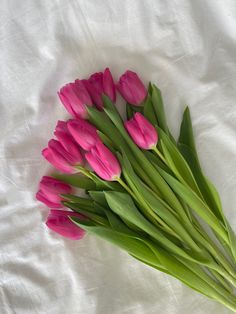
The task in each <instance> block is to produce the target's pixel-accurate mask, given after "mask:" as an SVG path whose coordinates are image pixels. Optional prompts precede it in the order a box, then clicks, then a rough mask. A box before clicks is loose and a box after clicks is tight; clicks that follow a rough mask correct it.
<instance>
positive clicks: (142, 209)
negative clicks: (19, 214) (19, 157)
mask: <svg viewBox="0 0 236 314" xmlns="http://www.w3.org/2000/svg"><path fill="white" fill-rule="evenodd" d="M116 90H118V92H119V93H120V94H121V96H122V97H123V98H124V100H125V101H126V117H125V120H124V119H123V118H122V117H121V115H120V113H119V111H118V110H117V107H116V105H115V101H116ZM58 95H59V98H60V100H61V102H62V104H63V105H64V106H65V108H66V109H67V111H68V112H69V113H70V114H71V115H72V116H73V119H70V120H68V121H58V123H57V126H56V128H55V132H54V135H55V137H56V138H57V139H51V140H50V141H49V143H48V147H47V148H45V149H44V150H43V151H42V155H43V156H44V158H45V159H46V160H47V161H49V162H50V163H51V164H52V165H53V166H54V167H55V168H56V169H58V170H59V171H60V172H58V173H55V172H53V173H52V175H51V176H44V177H43V178H42V180H41V182H40V185H39V191H38V192H37V199H38V200H39V201H41V202H43V203H44V204H46V205H47V206H48V207H49V208H50V212H49V215H48V218H47V222H46V224H47V226H48V227H49V228H50V229H51V230H53V231H55V232H57V233H59V234H60V235H62V236H64V237H67V238H71V239H74V240H78V239H81V238H82V237H83V236H84V234H85V233H86V232H89V233H92V234H94V235H96V236H99V237H101V238H104V239H105V240H108V241H110V242H112V243H113V244H115V245H117V246H118V247H119V248H121V249H123V250H125V251H127V253H128V254H130V255H131V256H133V257H134V258H136V259H137V260H139V261H140V262H142V263H145V264H147V265H149V266H150V267H153V268H155V269H157V270H159V271H162V272H164V273H166V274H168V275H171V276H173V277H175V278H177V279H178V280H180V281H182V282H183V283H184V284H186V285H188V286H189V287H190V288H192V289H194V290H196V291H198V292H200V293H202V294H204V295H206V296H207V297H209V298H211V299H214V300H216V301H218V302H220V303H222V304H224V305H225V306H226V307H228V308H230V309H231V310H233V311H235V312H236V298H235V295H234V294H233V289H234V287H236V267H235V261H236V237H235V234H234V232H233V231H232V229H231V227H230V225H229V223H228V221H227V219H226V217H225V215H224V212H223V210H222V206H221V202H220V198H219V195H218V193H217V191H216V189H215V187H214V185H213V184H212V183H211V182H210V181H209V179H208V178H206V176H205V175H204V173H203V171H202V169H201V166H200V163H199V159H198V156H197V152H196V148H195V144H194V138H193V131H192V124H191V118H190V113H189V109H188V108H186V109H185V111H184V114H183V120H182V124H181V128H180V135H179V138H178V141H176V140H175V139H174V138H173V136H172V135H171V132H170V130H169V128H168V126H167V122H166V117H165V112H164V105H163V101H162V96H161V92H160V90H159V89H158V88H157V87H156V86H155V85H154V84H152V83H150V84H149V86H148V88H146V87H145V86H144V84H143V82H142V81H141V80H140V78H139V77H138V75H137V74H136V73H134V72H132V71H126V72H125V73H124V74H123V75H122V76H121V78H120V80H119V82H118V83H117V84H116V85H115V84H114V81H113V78H112V75H111V72H110V71H109V69H108V68H107V69H105V71H104V72H99V73H95V74H93V75H92V76H91V77H90V78H89V79H87V80H76V81H75V82H73V83H69V84H67V85H65V86H64V87H62V89H61V90H60V91H59V93H58ZM124 106H125V105H124ZM66 208H67V210H66Z"/></svg>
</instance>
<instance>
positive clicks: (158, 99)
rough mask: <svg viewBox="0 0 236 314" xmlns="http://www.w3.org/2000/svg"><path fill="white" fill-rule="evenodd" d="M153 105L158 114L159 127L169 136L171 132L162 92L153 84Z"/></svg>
mask: <svg viewBox="0 0 236 314" xmlns="http://www.w3.org/2000/svg"><path fill="white" fill-rule="evenodd" d="M152 103H153V107H154V110H155V112H156V117H157V120H158V125H159V126H160V128H162V129H163V130H164V131H165V132H166V133H167V134H168V132H169V130H168V126H167V122H166V115H165V109H164V104H163V100H162V96H161V91H160V90H159V88H157V87H156V86H155V85H154V84H152Z"/></svg>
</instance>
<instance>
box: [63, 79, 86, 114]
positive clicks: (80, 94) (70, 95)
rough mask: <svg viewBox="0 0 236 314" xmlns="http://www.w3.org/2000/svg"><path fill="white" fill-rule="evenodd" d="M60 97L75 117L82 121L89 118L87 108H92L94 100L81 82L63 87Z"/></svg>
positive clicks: (77, 81)
mask: <svg viewBox="0 0 236 314" xmlns="http://www.w3.org/2000/svg"><path fill="white" fill-rule="evenodd" d="M58 96H59V98H60V100H61V102H62V104H63V105H64V106H65V108H66V110H67V111H68V112H69V113H70V114H71V115H72V116H73V117H79V118H82V119H86V118H87V117H88V114H87V109H86V106H92V100H91V98H90V96H89V93H88V91H87V89H86V87H85V86H84V83H83V82H82V81H81V80H76V81H75V82H74V83H69V84H66V85H65V86H63V87H62V88H61V89H60V91H59V92H58Z"/></svg>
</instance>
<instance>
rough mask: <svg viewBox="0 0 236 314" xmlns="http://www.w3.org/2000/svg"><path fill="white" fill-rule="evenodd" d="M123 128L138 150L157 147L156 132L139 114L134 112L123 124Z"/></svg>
mask: <svg viewBox="0 0 236 314" xmlns="http://www.w3.org/2000/svg"><path fill="white" fill-rule="evenodd" d="M125 127H126V130H127V131H128V133H129V135H130V136H131V137H132V139H133V141H134V142H135V143H136V144H137V145H138V146H139V147H140V148H143V149H152V148H153V147H155V146H156V145H157V141H158V135H157V131H156V129H155V128H154V126H153V125H152V124H151V123H150V122H149V121H148V120H147V119H146V118H145V117H144V116H143V115H142V114H141V113H139V112H136V113H135V114H134V117H133V118H132V119H130V120H129V121H126V122H125Z"/></svg>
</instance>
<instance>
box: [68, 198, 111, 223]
mask: <svg viewBox="0 0 236 314" xmlns="http://www.w3.org/2000/svg"><path fill="white" fill-rule="evenodd" d="M63 204H64V205H65V206H66V207H68V208H70V209H72V210H73V211H75V212H77V213H80V214H82V215H84V216H86V217H88V218H89V219H91V220H92V221H93V222H94V223H96V224H101V225H105V226H106V225H107V224H108V223H107V219H106V218H104V216H102V215H101V214H100V211H99V212H98V211H97V210H96V208H95V207H86V206H83V207H82V206H80V205H79V204H74V203H69V202H63Z"/></svg>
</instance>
